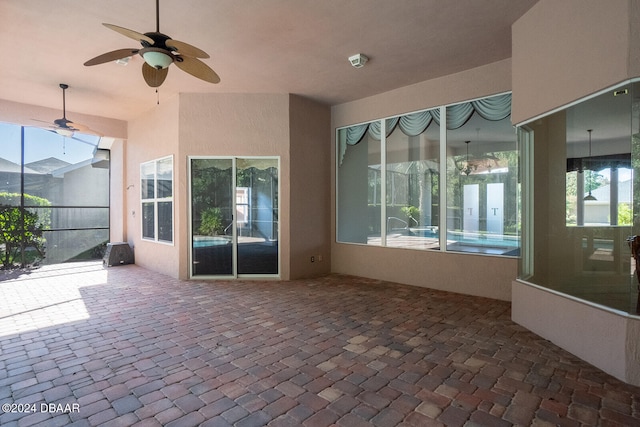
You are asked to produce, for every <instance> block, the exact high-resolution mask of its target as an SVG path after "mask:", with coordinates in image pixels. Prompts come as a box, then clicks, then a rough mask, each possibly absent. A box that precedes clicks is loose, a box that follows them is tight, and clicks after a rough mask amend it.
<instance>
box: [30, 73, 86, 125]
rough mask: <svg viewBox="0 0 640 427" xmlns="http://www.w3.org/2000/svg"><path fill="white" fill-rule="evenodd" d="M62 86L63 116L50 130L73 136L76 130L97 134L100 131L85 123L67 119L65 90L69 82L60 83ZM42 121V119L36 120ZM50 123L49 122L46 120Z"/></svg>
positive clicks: (54, 122)
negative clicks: (90, 127) (93, 129)
mask: <svg viewBox="0 0 640 427" xmlns="http://www.w3.org/2000/svg"><path fill="white" fill-rule="evenodd" d="M60 88H61V89H62V118H61V119H56V120H54V121H53V123H52V124H50V126H49V130H50V131H51V132H55V133H57V134H58V135H62V136H65V137H73V134H74V132H82V133H91V134H95V135H97V134H98V133H97V132H95V131H92V130H91V129H89V127H87V126H85V125H81V124H79V123H75V122H72V121H71V120H69V119H67V106H66V97H65V92H66V90H67V89H68V88H69V85H68V84H65V83H60ZM36 121H38V122H41V121H42V120H36ZM45 123H49V122H45Z"/></svg>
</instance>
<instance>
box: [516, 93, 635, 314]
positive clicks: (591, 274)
mask: <svg viewBox="0 0 640 427" xmlns="http://www.w3.org/2000/svg"><path fill="white" fill-rule="evenodd" d="M639 93H640V83H639V82H635V83H634V82H626V83H625V84H623V85H622V86H619V87H616V88H611V89H607V90H604V91H602V92H600V93H599V94H596V95H594V96H591V97H589V98H586V99H582V100H579V101H577V102H576V103H574V104H572V105H569V106H566V107H563V108H561V109H558V110H556V111H555V112H553V113H551V114H549V115H546V116H544V117H539V118H535V119H534V120H531V121H530V122H528V123H525V124H522V125H521V126H520V132H519V135H520V150H521V156H522V161H523V165H529V166H527V170H526V171H525V169H524V168H523V176H522V180H523V182H530V183H532V186H533V188H535V191H532V189H529V190H528V191H527V194H524V195H523V196H524V197H523V200H528V201H529V202H527V203H526V205H525V204H523V206H524V209H523V212H522V215H523V218H524V221H525V223H524V224H523V227H524V229H525V230H530V231H529V232H527V233H525V234H524V240H523V247H525V248H527V250H526V251H523V259H522V262H521V265H520V271H519V278H520V279H521V280H526V281H527V282H530V283H533V284H536V285H539V286H544V287H546V288H549V289H553V290H555V291H557V292H561V293H564V294H567V295H571V296H574V297H577V298H580V299H583V300H586V301H591V302H594V303H597V304H600V305H603V306H607V307H610V308H613V309H616V310H621V311H624V312H628V313H639V312H640V304H639V301H640V300H639V299H638V280H637V277H635V276H637V273H636V274H634V270H635V262H634V260H633V258H632V254H631V251H630V248H629V242H628V241H627V239H628V237H629V236H630V235H633V234H637V227H638V218H639V217H638V215H637V214H636V212H637V211H638V200H639V197H638V194H637V189H638V188H640V186H638V185H636V182H635V181H636V180H637V177H638V176H639V174H638V164H639V163H638V157H639V154H640V150H639V149H640V139H639V138H638V135H640V134H639V133H638V129H640V124H639V122H638V114H637V111H638V110H637V97H638V94H639ZM527 141H528V142H527ZM531 142H533V143H531ZM534 230H535V233H533V231H534Z"/></svg>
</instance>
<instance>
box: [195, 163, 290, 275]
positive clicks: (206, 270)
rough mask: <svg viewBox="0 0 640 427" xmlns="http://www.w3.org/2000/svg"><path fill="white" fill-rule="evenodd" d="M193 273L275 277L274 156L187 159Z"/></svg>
mask: <svg viewBox="0 0 640 427" xmlns="http://www.w3.org/2000/svg"><path fill="white" fill-rule="evenodd" d="M189 167H190V190H191V263H192V268H191V276H192V277H193V276H198V277H229V276H231V277H237V276H277V275H278V274H279V268H278V266H279V257H278V230H279V228H278V159H277V158H265V157H256V158H210V157H207V158H204V157H202V158H191V159H190V160H189Z"/></svg>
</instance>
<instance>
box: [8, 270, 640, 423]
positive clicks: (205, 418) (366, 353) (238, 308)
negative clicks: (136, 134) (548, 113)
mask: <svg viewBox="0 0 640 427" xmlns="http://www.w3.org/2000/svg"><path fill="white" fill-rule="evenodd" d="M1 274H2V272H0V278H4V280H2V281H0V350H1V352H0V403H1V404H3V406H2V408H3V410H5V411H4V412H0V425H2V426H32V425H41V426H56V425H59V426H66V425H74V426H87V425H107V426H109V425H112V426H124V425H139V426H150V425H167V426H180V427H185V426H197V425H202V426H227V425H233V426H239V427H249V426H263V425H269V426H330V425H337V426H345V427H355V426H371V425H373V426H396V425H402V426H432V425H433V426H437V425H446V426H463V425H464V426H509V425H538V426H555V425H560V426H578V425H607V426H615V425H620V426H623V425H624V426H631V425H640V389H639V388H637V387H633V386H629V385H627V384H624V383H622V382H620V381H618V380H616V379H615V378H613V377H611V376H609V375H607V374H605V373H603V372H602V371H600V370H598V369H596V368H594V367H592V366H591V365H589V364H588V363H586V362H584V361H581V360H580V359H578V358H576V357H574V356H572V355H571V354H569V353H567V352H566V351H564V350H562V349H560V348H558V347H557V346H555V345H553V344H551V343H550V342H548V341H546V340H544V339H542V338H540V337H538V336H536V335H535V334H533V333H531V332H529V331H527V330H526V329H524V328H522V327H520V326H518V325H516V324H514V323H513V322H512V321H511V320H510V304H509V303H507V302H503V301H495V300H490V299H486V298H478V297H471V296H464V295H459V294H453V293H446V292H441V291H434V290H430V289H426V288H418V287H410V286H404V285H399V284H395V283H389V282H382V281H377V280H372V279H363V278H358V277H350V276H343V275H329V276H326V277H322V278H315V279H307V280H295V281H290V282H280V281H211V282H205V281H180V280H177V279H173V278H170V277H167V276H164V275H161V274H158V273H155V272H151V271H148V270H145V269H143V268H141V267H138V266H135V265H128V266H120V267H111V268H108V269H105V268H103V267H102V264H99V263H78V264H61V265H57V266H48V267H42V268H40V269H38V270H34V271H32V272H30V273H29V274H27V273H25V274H22V275H16V276H15V277H13V276H10V275H7V274H5V275H4V276H2V275H1ZM425 283H428V278H425ZM558 327H562V325H558ZM5 404H9V406H6V405H5ZM6 409H8V411H6Z"/></svg>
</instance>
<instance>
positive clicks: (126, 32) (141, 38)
mask: <svg viewBox="0 0 640 427" xmlns="http://www.w3.org/2000/svg"><path fill="white" fill-rule="evenodd" d="M102 25H104V26H105V27H107V28H109V29H110V30H113V31H115V32H117V33H120V34H122V35H123V36H126V37H129V38H131V39H134V40H138V41H139V42H140V43H142V42H143V41H145V42H147V43H149V45H153V43H154V41H153V39H152V38H151V37H149V36H145V35H144V34H142V33H139V32H137V31H133V30H130V29H128V28H124V27H118V26H117V25H113V24H105V23H103V24H102Z"/></svg>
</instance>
